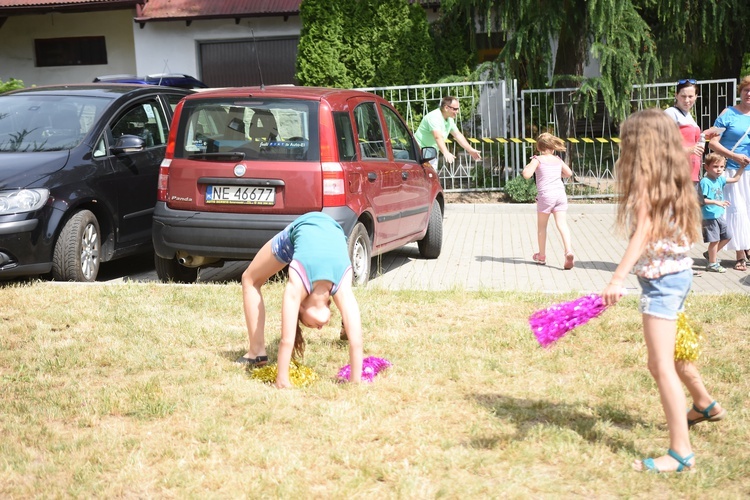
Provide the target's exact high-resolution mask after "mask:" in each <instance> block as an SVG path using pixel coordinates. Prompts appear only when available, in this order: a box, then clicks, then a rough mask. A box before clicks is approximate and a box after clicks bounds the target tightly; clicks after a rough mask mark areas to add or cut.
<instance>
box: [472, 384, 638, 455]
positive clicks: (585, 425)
mask: <svg viewBox="0 0 750 500" xmlns="http://www.w3.org/2000/svg"><path fill="white" fill-rule="evenodd" d="M472 397H473V399H474V400H475V401H476V402H477V403H479V404H480V405H482V406H484V407H485V408H487V409H488V410H490V411H491V412H492V414H494V415H495V416H496V417H497V418H498V419H501V420H506V421H508V422H510V423H512V424H513V425H515V427H516V433H515V434H514V435H513V436H510V437H509V438H507V439H503V438H486V437H485V438H480V439H479V441H477V440H476V439H475V440H474V441H472V443H471V445H472V446H474V447H481V448H494V447H496V446H498V445H499V444H500V442H501V441H521V440H523V439H525V438H526V436H527V435H528V433H529V431H530V430H531V429H533V428H534V427H536V426H539V425H543V426H550V427H560V428H566V429H570V430H572V431H573V432H575V433H576V434H578V435H579V436H581V437H582V438H583V439H585V440H586V441H589V442H591V443H604V444H605V445H607V446H608V447H609V448H610V449H611V450H612V451H613V452H618V451H621V450H626V451H627V452H629V453H631V454H635V453H637V452H638V450H636V449H635V448H634V447H633V445H632V443H630V442H627V441H625V440H623V439H619V438H616V437H613V436H611V435H608V434H606V433H603V432H602V431H601V430H600V429H598V428H597V424H598V423H601V422H602V421H607V422H610V423H611V424H612V426H614V427H617V428H620V429H631V428H633V427H635V426H636V425H648V424H649V423H648V422H644V421H642V420H640V419H634V418H633V417H631V416H630V414H629V413H627V412H625V411H623V410H622V409H621V408H617V407H613V406H610V405H602V406H598V407H594V408H592V411H591V412H590V413H589V412H582V411H580V410H579V409H578V408H579V405H573V404H567V403H551V402H549V401H545V400H531V399H519V398H513V397H508V396H503V395H500V394H474V395H473V396H472Z"/></svg>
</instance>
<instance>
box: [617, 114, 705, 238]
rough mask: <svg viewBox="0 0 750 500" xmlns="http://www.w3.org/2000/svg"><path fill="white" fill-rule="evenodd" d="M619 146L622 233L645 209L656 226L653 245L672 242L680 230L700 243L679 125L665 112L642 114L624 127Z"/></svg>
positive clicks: (697, 208) (698, 215)
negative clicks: (642, 207)
mask: <svg viewBox="0 0 750 500" xmlns="http://www.w3.org/2000/svg"><path fill="white" fill-rule="evenodd" d="M620 141H621V143H620V147H621V149H620V158H619V159H618V160H617V163H616V165H615V173H616V177H617V192H618V194H619V196H620V198H619V200H618V204H617V219H616V223H617V227H618V229H620V230H622V231H624V232H625V233H630V232H631V231H632V230H633V229H634V227H635V222H636V221H635V217H636V214H637V210H638V208H639V207H640V205H641V204H642V203H645V204H646V206H648V213H649V216H650V218H651V223H652V227H651V233H650V234H649V241H657V240H659V239H661V238H665V237H668V236H671V235H673V234H674V231H675V228H678V229H679V230H680V232H681V234H682V235H683V236H685V237H686V238H687V240H688V242H690V243H693V242H695V241H698V240H699V238H700V237H701V236H700V235H701V233H700V225H701V213H700V205H699V204H698V196H697V194H696V191H695V187H694V185H693V181H692V179H691V175H690V174H691V166H690V161H689V159H688V155H687V153H686V152H685V149H684V148H683V146H682V136H681V135H680V132H679V130H678V128H677V127H676V126H675V124H674V121H673V120H672V119H671V118H669V117H668V116H667V115H666V114H665V113H664V112H663V111H662V110H661V109H647V110H644V111H639V112H637V113H634V114H632V115H630V116H629V117H628V118H627V119H626V120H625V121H624V122H623V123H622V126H621V127H620Z"/></svg>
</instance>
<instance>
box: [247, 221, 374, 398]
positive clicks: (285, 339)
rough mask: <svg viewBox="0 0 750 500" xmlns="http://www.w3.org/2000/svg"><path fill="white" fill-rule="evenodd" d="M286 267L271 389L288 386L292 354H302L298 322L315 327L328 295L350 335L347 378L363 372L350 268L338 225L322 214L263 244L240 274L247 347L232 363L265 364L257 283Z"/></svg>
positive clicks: (322, 321) (326, 312) (326, 313)
mask: <svg viewBox="0 0 750 500" xmlns="http://www.w3.org/2000/svg"><path fill="white" fill-rule="evenodd" d="M287 265H289V278H288V281H287V283H286V286H285V288H284V295H283V299H282V305H281V342H280V343H279V352H278V371H277V377H276V387H278V388H284V387H290V386H291V384H290V381H289V366H290V363H291V359H292V355H293V354H294V355H295V356H296V357H297V358H299V357H301V355H302V353H303V352H304V343H305V341H304V339H303V337H302V329H301V328H300V326H299V324H300V323H302V324H304V325H305V326H307V327H308V328H317V329H320V328H322V327H323V326H324V325H326V324H327V323H328V322H329V321H330V319H331V310H330V307H331V298H333V301H334V303H335V304H336V307H338V309H339V312H341V318H342V320H343V324H344V329H345V331H346V334H347V337H348V339H349V363H350V366H351V376H350V379H349V380H350V381H351V382H359V381H360V379H361V373H362V321H361V317H360V311H359V305H358V304H357V299H356V297H355V296H354V292H353V289H352V266H351V262H350V260H349V250H348V245H347V241H346V235H344V231H343V230H342V229H341V226H340V225H339V224H338V223H337V222H336V221H335V220H334V219H332V218H331V217H330V216H328V215H326V214H324V213H321V212H309V213H306V214H304V215H301V216H300V217H298V218H297V219H295V220H294V221H293V222H292V223H291V224H289V225H288V226H287V227H286V228H285V229H284V230H283V231H281V232H280V233H278V234H277V235H276V236H274V237H273V239H271V241H269V242H267V243H266V244H265V245H263V247H262V248H261V249H260V251H259V252H258V254H257V255H256V256H255V257H254V258H253V260H252V261H251V262H250V265H249V266H248V267H247V270H245V272H244V273H243V274H242V297H243V305H244V312H245V321H246V322H247V332H248V339H249V343H250V345H249V349H248V351H247V354H246V355H244V356H240V357H239V358H238V359H237V363H240V364H243V365H247V366H263V365H265V364H266V363H268V356H267V355H266V345H265V333H264V332H265V322H266V310H265V305H264V303H263V294H262V293H261V287H262V286H263V285H264V284H265V283H266V281H268V279H269V278H271V277H272V276H274V275H275V274H277V273H278V272H280V271H281V270H282V269H284V267H286V266H287Z"/></svg>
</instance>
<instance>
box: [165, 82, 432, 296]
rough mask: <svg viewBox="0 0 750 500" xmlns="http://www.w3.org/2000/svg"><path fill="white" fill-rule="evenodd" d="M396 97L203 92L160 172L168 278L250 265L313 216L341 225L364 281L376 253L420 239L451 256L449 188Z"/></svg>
mask: <svg viewBox="0 0 750 500" xmlns="http://www.w3.org/2000/svg"><path fill="white" fill-rule="evenodd" d="M436 156H437V151H436V150H435V149H434V148H423V149H421V150H420V148H419V145H418V144H417V142H416V140H415V139H414V137H413V136H412V134H411V132H410V131H409V129H408V127H407V126H406V125H405V123H404V121H403V120H402V119H401V117H400V116H399V114H398V112H397V111H396V110H395V109H394V108H393V106H392V105H391V104H390V103H389V102H388V101H386V100H385V99H383V98H381V97H379V96H377V95H374V94H370V93H366V92H359V91H354V90H342V89H328V88H311V87H292V86H271V87H243V88H231V89H217V90H210V91H204V92H200V93H196V94H193V95H190V96H188V97H187V98H185V99H184V100H183V101H181V102H180V104H179V105H178V106H177V109H176V110H175V115H174V119H173V122H172V129H171V131H170V135H169V140H168V144H167V152H166V156H165V158H164V161H163V162H162V164H161V170H160V175H159V186H158V201H157V206H156V210H155V213H154V224H153V241H154V248H155V251H156V257H155V259H156V271H157V274H158V275H159V278H160V279H161V280H163V281H176V282H193V281H195V280H196V279H197V276H198V269H199V268H201V267H203V266H220V265H221V264H222V262H223V261H226V260H248V259H251V258H252V257H253V256H254V255H255V254H256V253H257V252H258V250H260V248H261V247H262V246H263V244H265V243H266V242H267V241H268V240H270V239H271V238H272V237H273V236H274V235H275V234H276V233H277V232H279V231H281V230H282V229H284V228H285V227H286V226H287V224H289V223H290V222H292V221H293V220H294V219H295V218H297V217H298V216H300V215H301V214H303V213H306V212H311V211H321V212H324V213H327V214H328V215H330V216H331V217H333V218H334V219H335V220H336V221H338V222H339V224H341V227H342V228H343V229H344V232H345V233H346V234H347V235H348V239H349V254H350V257H351V260H352V265H353V268H354V280H355V283H357V284H360V285H361V284H365V283H367V281H368V279H369V276H370V262H371V258H372V257H373V256H375V255H379V254H382V253H384V252H387V251H389V250H393V249H395V248H398V247H400V246H403V245H405V244H407V243H410V242H414V241H416V242H418V247H419V252H420V254H421V255H422V257H424V258H428V259H434V258H437V257H438V255H440V249H441V246H442V230H443V226H442V224H443V210H444V200H443V192H442V189H441V187H440V183H439V180H438V175H437V172H435V170H434V169H433V168H432V167H431V166H430V164H429V161H430V160H431V159H433V158H435V157H436Z"/></svg>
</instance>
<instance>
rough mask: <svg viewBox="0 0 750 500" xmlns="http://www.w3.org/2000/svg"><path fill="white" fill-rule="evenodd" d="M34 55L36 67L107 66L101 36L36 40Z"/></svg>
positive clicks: (105, 47)
mask: <svg viewBox="0 0 750 500" xmlns="http://www.w3.org/2000/svg"><path fill="white" fill-rule="evenodd" d="M34 54H35V55H36V65H37V67H44V66H85V65H89V64H107V46H106V44H105V43H104V37H103V36H79V37H71V38H42V39H36V40H34Z"/></svg>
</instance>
